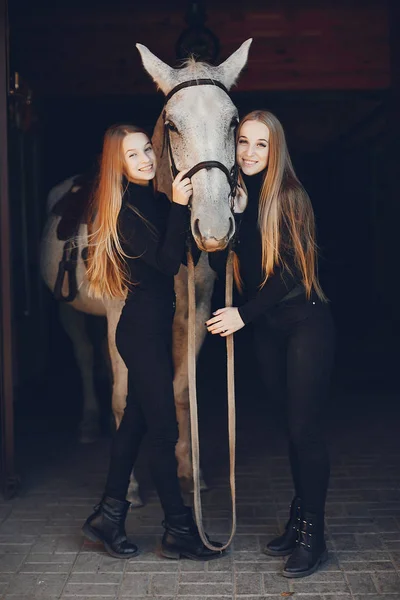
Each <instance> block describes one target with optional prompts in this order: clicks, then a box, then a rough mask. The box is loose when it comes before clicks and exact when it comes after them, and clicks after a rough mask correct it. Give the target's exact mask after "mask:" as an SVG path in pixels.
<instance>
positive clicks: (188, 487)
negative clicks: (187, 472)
mask: <svg viewBox="0 0 400 600" xmlns="http://www.w3.org/2000/svg"><path fill="white" fill-rule="evenodd" d="M179 483H180V486H181V490H182V492H183V493H184V494H193V492H194V485H193V479H192V478H191V477H180V478H179ZM199 483H200V491H201V492H206V491H207V490H208V489H209V488H208V485H207V484H206V482H205V481H204V479H203V477H200V481H199Z"/></svg>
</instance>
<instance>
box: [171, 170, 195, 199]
mask: <svg viewBox="0 0 400 600" xmlns="http://www.w3.org/2000/svg"><path fill="white" fill-rule="evenodd" d="M186 173H187V171H181V172H180V173H178V175H177V176H176V177H175V179H174V181H173V183H172V202H176V204H181V205H182V206H187V205H188V204H189V200H190V198H191V197H192V194H193V186H192V182H191V181H190V179H189V178H188V177H185V175H186Z"/></svg>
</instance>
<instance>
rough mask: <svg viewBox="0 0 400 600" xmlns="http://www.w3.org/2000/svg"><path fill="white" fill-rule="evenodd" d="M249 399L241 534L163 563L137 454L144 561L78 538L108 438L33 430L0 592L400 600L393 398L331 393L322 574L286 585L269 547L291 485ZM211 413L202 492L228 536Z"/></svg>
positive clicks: (5, 510) (134, 516) (195, 599)
mask: <svg viewBox="0 0 400 600" xmlns="http://www.w3.org/2000/svg"><path fill="white" fill-rule="evenodd" d="M391 400H392V401H391ZM393 400H394V401H393ZM250 404H251V403H250V400H249V401H248V402H247V401H246V400H245V401H242V402H241V405H240V406H239V410H238V452H237V455H238V460H237V487H238V532H237V535H236V538H235V541H234V545H233V547H232V550H231V552H230V553H229V554H228V555H227V556H226V557H224V558H223V559H220V560H217V561H213V562H210V563H201V562H200V563H195V562H191V561H186V560H185V561H179V562H175V561H168V560H165V559H161V558H159V557H158V556H157V554H156V553H154V550H156V549H157V544H158V543H159V539H160V535H161V533H162V528H161V526H160V521H161V518H162V515H161V510H160V507H159V504H158V501H157V499H156V497H155V495H154V492H153V490H152V487H151V485H150V484H149V481H148V476H147V471H146V469H145V468H144V463H145V460H144V458H143V457H142V460H141V464H140V465H139V474H140V475H141V479H142V481H143V493H144V495H145V497H146V502H147V503H146V506H145V507H144V508H142V509H137V510H136V511H132V512H131V513H130V514H129V517H128V523H127V529H128V531H129V532H130V533H131V534H133V535H134V537H135V539H136V540H137V542H138V544H139V546H140V548H141V554H140V556H139V557H138V558H135V559H132V560H131V561H121V560H115V559H112V558H110V557H108V556H107V555H106V554H105V553H104V552H103V551H102V549H101V547H99V546H98V545H96V544H91V543H88V542H86V541H84V539H83V538H82V536H81V534H80V527H81V525H82V522H83V520H84V518H85V517H86V516H87V514H88V513H89V511H90V510H91V507H92V506H93V504H94V503H95V501H96V500H97V499H98V497H99V494H100V492H101V488H102V484H103V481H104V470H105V468H106V465H107V452H108V444H109V440H108V439H107V438H105V439H103V440H100V441H99V442H97V443H96V444H94V445H91V446H80V445H79V444H78V443H77V442H76V441H75V440H74V439H73V437H71V436H68V435H66V434H60V435H57V436H53V437H47V436H44V435H42V436H38V435H32V436H31V437H29V438H28V437H27V436H25V446H24V448H25V450H24V451H23V452H22V457H23V459H24V460H23V465H24V466H23V486H22V489H21V493H20V495H19V496H18V497H17V498H15V499H14V500H12V501H9V502H4V501H3V502H2V503H1V504H0V520H1V525H0V593H1V594H2V595H1V598H4V600H11V599H13V600H28V599H30V600H31V599H32V600H33V599H42V598H43V599H52V600H53V599H54V600H56V599H58V598H65V599H66V598H75V599H77V600H89V598H92V599H99V600H100V598H110V599H111V598H113V599H117V598H118V599H120V598H135V599H137V600H139V599H143V600H144V599H145V598H146V599H149V598H155V599H160V600H161V599H162V600H172V599H173V598H174V599H181V598H182V599H184V598H187V599H188V600H189V599H190V600H208V599H212V598H215V599H219V600H228V599H231V598H238V599H239V598H240V599H242V600H262V599H264V598H265V599H266V598H268V599H269V598H275V599H278V598H282V597H293V598H298V599H299V600H322V599H323V600H338V599H340V600H345V599H347V598H349V599H350V598H351V599H355V600H377V599H378V598H379V599H380V600H384V599H385V600H399V599H400V485H399V484H400V452H399V445H398V436H399V428H398V424H399V412H400V411H399V408H398V406H397V403H396V401H395V399H394V398H392V399H390V398H389V397H387V396H385V397H382V398H379V397H377V396H376V395H374V394H358V395H357V394H350V395H348V396H347V397H343V395H342V396H341V397H340V399H336V400H335V398H334V399H333V403H332V409H334V410H332V417H331V419H330V427H329V439H330V445H331V453H332V460H333V468H332V479H331V486H330V491H329V497H328V504H327V519H326V520H327V527H328V544H329V549H330V560H329V562H328V563H327V564H326V565H325V566H324V567H323V568H322V569H321V570H320V571H319V572H318V573H316V574H314V575H312V576H311V577H308V578H306V579H303V580H299V581H292V582H291V581H288V580H286V579H284V578H283V577H282V576H281V574H280V572H281V569H282V566H283V560H275V559H271V558H267V557H266V556H264V555H263V554H262V553H261V548H262V547H263V545H264V544H265V542H266V540H267V539H268V538H269V536H270V535H273V534H274V533H275V532H276V531H278V529H279V527H281V526H282V525H283V523H284V521H285V516H286V513H287V504H288V502H289V500H290V497H291V493H292V492H291V484H290V478H289V472H288V465H287V460H286V457H285V446H284V442H283V440H282V436H281V434H280V432H279V429H277V428H276V426H275V425H274V423H272V422H270V420H269V419H268V415H266V414H265V410H263V408H262V406H261V405H260V404H258V405H251V406H250ZM249 406H250V409H249ZM203 420H204V419H203ZM212 422H213V427H212V429H211V430H208V432H207V434H204V435H203V443H202V448H203V457H204V461H203V462H204V466H205V473H206V477H207V480H208V482H209V485H210V490H209V491H208V492H206V493H205V494H204V495H203V498H204V506H205V514H206V517H207V526H208V530H209V532H211V533H213V534H215V536H216V537H217V538H219V539H224V535H225V534H226V532H227V530H228V528H229V495H228V490H227V478H226V464H227V463H226V451H225V444H224V441H225V440H224V439H222V440H221V435H216V433H218V432H219V433H220V434H221V432H223V431H224V426H223V418H222V411H216V413H215V418H214V419H212ZM55 437H56V438H57V439H55ZM28 448H29V449H30V452H27V449H28ZM143 456H144V457H145V450H144V453H143ZM211 458H212V459H213V460H211ZM21 464H22V463H21Z"/></svg>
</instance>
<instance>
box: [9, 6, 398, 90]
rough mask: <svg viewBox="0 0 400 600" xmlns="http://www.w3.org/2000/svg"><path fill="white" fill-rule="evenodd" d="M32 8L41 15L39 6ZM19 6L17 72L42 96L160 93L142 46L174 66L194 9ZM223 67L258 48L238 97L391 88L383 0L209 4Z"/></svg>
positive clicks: (16, 19)
mask: <svg viewBox="0 0 400 600" xmlns="http://www.w3.org/2000/svg"><path fill="white" fill-rule="evenodd" d="M32 4H33V6H32ZM32 4H31V5H30V4H28V3H27V2H26V0H14V2H13V7H14V8H13V10H12V19H11V34H12V43H13V46H12V48H13V56H14V60H15V67H16V68H17V69H19V70H20V71H21V72H23V73H24V74H25V76H26V77H27V78H28V80H29V81H30V85H31V86H32V88H33V89H34V90H35V94H36V95H38V96H49V95H50V96H54V95H78V96H82V95H96V96H99V95H106V94H107V95H108V94H112V95H132V94H138V93H151V92H153V90H154V87H153V85H152V83H151V81H150V79H149V77H148V76H147V75H146V74H145V73H144V71H143V68H142V66H141V64H140V60H139V56H138V52H137V50H136V48H135V42H141V43H143V44H145V45H147V46H148V47H149V48H150V49H151V50H152V51H153V52H155V53H156V54H157V55H158V56H159V57H160V58H162V59H163V60H165V61H166V62H168V63H169V64H174V63H175V53H174V47H175V43H176V40H177V39H178V37H179V35H180V33H181V32H182V31H183V30H184V29H185V28H186V27H187V25H186V23H185V18H184V17H185V12H186V8H187V5H188V4H189V3H188V2H182V1H179V0H178V1H175V2H158V1H157V0H155V1H154V2H144V3H141V6H138V4H139V3H138V2H134V1H132V2H122V1H121V0H116V1H115V2H108V3H107V2H105V1H104V0H99V2H97V3H96V4H94V3H92V2H91V0H83V1H82V2H81V3H78V2H76V1H75V0H71V1H70V2H64V1H62V0H59V1H58V2H54V3H53V4H52V5H47V4H46V3H45V2H44V0H37V1H36V2H35V3H32ZM206 5H207V6H206V8H207V12H208V21H207V23H206V25H207V26H208V27H209V28H210V29H211V30H212V31H213V32H214V33H215V34H216V35H217V36H218V37H219V39H220V42H221V56H220V58H221V59H225V58H226V57H227V56H229V54H230V53H231V52H232V51H234V50H235V49H236V48H237V47H238V46H239V45H240V44H241V43H242V42H243V41H244V40H246V39H247V38H249V37H253V38H254V42H253V46H252V48H251V52H250V58H249V63H248V66H247V68H246V71H245V72H244V74H243V76H242V77H241V79H240V90H242V91H255V90H258V91H259V90H366V89H384V88H387V87H388V86H389V82H390V59H389V33H388V18H387V8H386V3H385V2H382V0H366V1H364V2H354V1H353V2H352V1H351V0H348V1H346V2H345V1H344V0H336V1H335V2H332V1H331V0H319V1H318V2H316V1H314V2H312V1H309V0H308V1H307V0H306V1H304V2H293V1H291V0H286V1H284V2H279V3H277V2H257V1H254V0H248V1H247V2H244V1H243V2H240V3H238V2H234V1H232V2H230V3H227V2H225V1H224V0H214V1H213V2H206Z"/></svg>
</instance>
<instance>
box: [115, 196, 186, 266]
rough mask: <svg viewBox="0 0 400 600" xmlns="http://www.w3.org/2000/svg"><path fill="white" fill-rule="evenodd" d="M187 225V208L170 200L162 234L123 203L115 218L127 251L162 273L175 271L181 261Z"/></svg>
mask: <svg viewBox="0 0 400 600" xmlns="http://www.w3.org/2000/svg"><path fill="white" fill-rule="evenodd" d="M188 226H189V210H188V207H187V206H182V205H181V204H177V203H176V202H172V203H171V207H170V209H169V213H168V217H167V226H166V229H165V235H164V236H163V237H162V238H159V237H157V235H156V234H155V233H154V231H152V229H151V226H149V225H148V224H147V223H146V222H145V221H144V220H143V219H142V218H141V217H140V216H139V215H137V214H136V213H135V212H134V211H133V210H131V209H130V208H129V207H125V208H124V209H123V210H122V212H121V214H120V219H119V231H120V233H121V236H122V239H123V247H124V250H125V251H126V253H127V254H129V255H130V256H132V257H135V258H140V259H141V260H143V261H144V262H145V263H146V264H148V265H151V266H152V267H154V268H155V269H157V270H158V271H161V272H162V273H165V274H166V275H176V274H177V272H178V271H179V267H180V265H181V261H182V254H183V252H184V248H185V240H186V235H187V230H188Z"/></svg>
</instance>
